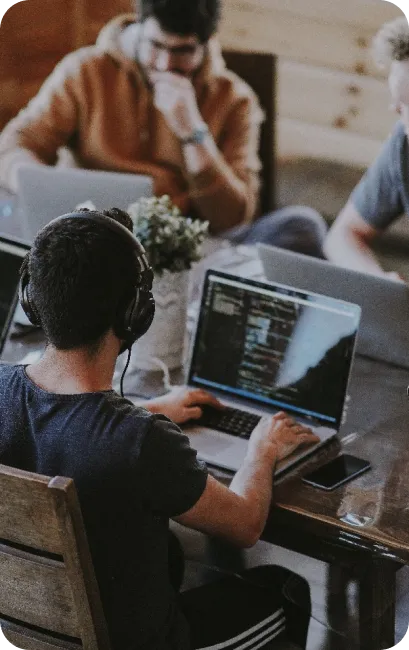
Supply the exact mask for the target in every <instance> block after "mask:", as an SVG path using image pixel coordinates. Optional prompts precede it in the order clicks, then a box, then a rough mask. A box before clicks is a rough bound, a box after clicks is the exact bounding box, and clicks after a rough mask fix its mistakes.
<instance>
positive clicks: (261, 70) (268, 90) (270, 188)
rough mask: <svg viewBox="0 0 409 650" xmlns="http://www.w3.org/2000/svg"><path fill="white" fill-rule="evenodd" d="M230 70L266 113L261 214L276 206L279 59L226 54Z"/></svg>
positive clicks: (262, 151)
mask: <svg viewBox="0 0 409 650" xmlns="http://www.w3.org/2000/svg"><path fill="white" fill-rule="evenodd" d="M223 58H224V60H225V62H226V65H227V68H228V69H229V70H232V72H235V73H236V74H238V75H239V77H241V78H242V79H244V81H245V82H246V83H248V85H249V86H250V87H251V88H252V89H253V90H254V92H255V93H256V95H257V97H258V99H259V101H260V104H261V107H262V109H263V111H264V115H265V120H264V122H263V125H262V127H261V138H260V147H259V156H260V160H261V164H262V172H261V182H262V187H261V192H260V208H261V212H262V214H266V213H267V212H269V211H270V210H273V209H274V208H275V205H276V169H275V163H276V132H275V126H276V85H277V84H276V57H275V55H274V54H253V53H249V52H233V51H230V50H224V51H223Z"/></svg>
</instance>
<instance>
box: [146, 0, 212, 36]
mask: <svg viewBox="0 0 409 650" xmlns="http://www.w3.org/2000/svg"><path fill="white" fill-rule="evenodd" d="M138 7H139V15H140V18H141V20H142V21H143V20H146V19H147V18H151V17H153V18H156V19H157V21H158V22H159V23H160V25H161V27H162V29H164V30H165V31H166V32H170V33H172V34H180V35H181V36H190V35H191V34H195V35H196V36H197V37H198V39H199V41H200V42H201V43H206V42H207V41H208V40H209V38H210V37H211V36H212V34H214V32H215V31H216V29H217V26H218V24H219V20H220V12H221V1H220V0H139V3H138Z"/></svg>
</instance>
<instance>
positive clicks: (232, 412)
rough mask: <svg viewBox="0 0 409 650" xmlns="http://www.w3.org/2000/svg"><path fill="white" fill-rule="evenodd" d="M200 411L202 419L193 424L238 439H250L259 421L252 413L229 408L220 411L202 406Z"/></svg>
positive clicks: (257, 416) (258, 417)
mask: <svg viewBox="0 0 409 650" xmlns="http://www.w3.org/2000/svg"><path fill="white" fill-rule="evenodd" d="M202 410H203V414H202V417H201V418H200V420H195V424H198V425H201V426H204V427H208V428H209V429H216V430H217V431H222V432H223V433H229V434H230V435H232V436H237V437H239V438H246V439H248V438H250V435H251V432H252V431H253V429H254V428H255V427H256V426H257V424H258V423H259V421H260V419H261V418H260V416H259V415H255V414H254V413H249V412H248V411H242V410H241V409H234V408H229V407H227V408H224V409H221V410H220V409H216V408H213V407H212V406H203V407H202Z"/></svg>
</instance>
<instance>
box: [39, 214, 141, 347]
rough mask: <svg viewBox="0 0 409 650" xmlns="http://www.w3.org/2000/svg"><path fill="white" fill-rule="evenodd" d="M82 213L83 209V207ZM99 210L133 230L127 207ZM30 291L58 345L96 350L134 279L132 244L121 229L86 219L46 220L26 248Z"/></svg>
mask: <svg viewBox="0 0 409 650" xmlns="http://www.w3.org/2000/svg"><path fill="white" fill-rule="evenodd" d="M83 211H84V212H85V213H86V210H83ZM102 214H104V215H106V216H108V217H111V218H112V219H114V220H115V221H118V222H119V223H121V224H122V225H124V226H125V227H126V228H128V229H129V230H130V231H131V232H132V219H131V217H130V216H129V214H128V213H126V212H124V211H122V210H119V209H118V208H112V209H111V210H105V211H103V212H102ZM29 271H30V294H31V298H32V300H33V302H34V304H35V307H36V310H37V311H38V313H39V316H40V318H41V324H42V327H43V329H44V332H45V335H46V337H47V340H48V341H49V342H50V343H51V344H52V345H54V346H55V347H56V348H57V349H59V350H72V349H74V348H78V347H86V348H88V349H89V351H90V353H94V352H96V350H97V349H98V346H99V343H100V341H101V338H102V337H103V335H104V334H105V333H106V332H107V331H108V330H109V329H110V327H112V325H113V324H114V322H115V319H116V316H117V314H118V310H119V309H121V307H122V306H123V305H125V304H126V303H127V302H128V301H129V300H130V299H131V297H132V295H133V292H134V291H135V287H136V286H137V283H138V268H137V264H136V262H135V257H134V253H133V250H132V249H131V247H130V246H127V244H126V242H125V241H124V239H123V238H121V236H120V235H118V234H117V233H115V232H112V230H109V229H108V228H104V226H103V225H101V224H99V223H95V222H92V221H88V220H86V219H84V220H82V219H78V218H72V219H69V218H67V219H64V220H63V221H59V222H57V223H55V224H53V225H48V226H45V227H44V228H43V229H42V230H41V231H40V232H39V233H38V235H37V237H36V239H35V241H34V244H33V248H32V250H31V252H30V261H29Z"/></svg>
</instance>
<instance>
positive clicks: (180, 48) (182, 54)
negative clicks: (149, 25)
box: [147, 38, 204, 63]
mask: <svg viewBox="0 0 409 650" xmlns="http://www.w3.org/2000/svg"><path fill="white" fill-rule="evenodd" d="M147 42H148V43H149V45H150V47H151V48H152V50H154V51H155V52H156V53H157V54H160V53H161V52H166V53H167V54H168V55H169V56H171V57H172V58H174V59H177V60H178V61H181V62H187V63H188V62H190V61H191V60H192V59H193V58H194V57H195V56H196V55H197V54H198V53H199V52H202V51H203V48H204V46H203V45H202V44H201V43H197V44H196V45H193V44H192V45H176V46H173V47H172V46H169V45H164V43H161V42H160V41H156V40H155V39H151V38H148V39H147Z"/></svg>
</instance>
